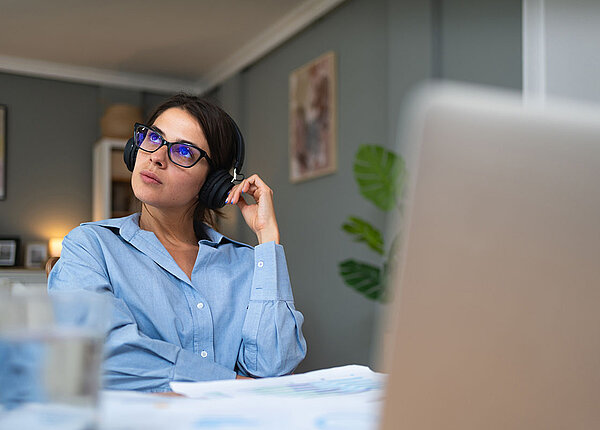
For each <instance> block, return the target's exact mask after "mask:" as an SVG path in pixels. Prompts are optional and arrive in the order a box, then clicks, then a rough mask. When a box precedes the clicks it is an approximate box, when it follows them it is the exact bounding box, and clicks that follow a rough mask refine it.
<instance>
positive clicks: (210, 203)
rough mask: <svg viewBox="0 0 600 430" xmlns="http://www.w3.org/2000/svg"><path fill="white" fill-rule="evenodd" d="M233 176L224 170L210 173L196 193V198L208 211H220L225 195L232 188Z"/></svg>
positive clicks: (223, 204)
mask: <svg viewBox="0 0 600 430" xmlns="http://www.w3.org/2000/svg"><path fill="white" fill-rule="evenodd" d="M232 180H233V176H231V175H230V174H229V172H228V171H226V170H216V171H214V172H212V173H210V174H209V175H208V176H207V178H206V181H204V185H203V186H202V188H201V189H200V192H199V193H198V198H199V199H200V201H201V202H202V204H204V206H205V207H206V208H208V209H220V208H222V207H223V206H225V199H226V198H227V193H228V192H229V190H231V189H232V188H233V182H231V181H232Z"/></svg>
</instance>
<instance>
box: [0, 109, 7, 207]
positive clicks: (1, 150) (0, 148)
mask: <svg viewBox="0 0 600 430" xmlns="http://www.w3.org/2000/svg"><path fill="white" fill-rule="evenodd" d="M4 199H6V106H4V105H0V200H4Z"/></svg>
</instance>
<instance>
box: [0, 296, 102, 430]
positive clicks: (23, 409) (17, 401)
mask: <svg viewBox="0 0 600 430" xmlns="http://www.w3.org/2000/svg"><path fill="white" fill-rule="evenodd" d="M107 305H108V303H107V302H106V301H105V300H104V299H103V297H101V296H99V295H97V294H92V293H60V294H54V295H52V296H47V295H30V296H21V297H14V296H13V297H10V296H0V430H8V429H22V430H25V429H27V430H29V429H31V430H37V429H40V430H45V429H61V430H62V429H64V430H91V429H95V428H97V426H98V416H97V414H98V394H99V389H100V381H101V379H100V378H101V375H100V368H101V363H102V348H103V344H104V336H105V330H106V321H107V318H108V313H107V312H108V309H107Z"/></svg>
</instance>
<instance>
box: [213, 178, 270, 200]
mask: <svg viewBox="0 0 600 430" xmlns="http://www.w3.org/2000/svg"><path fill="white" fill-rule="evenodd" d="M243 193H245V194H249V195H251V196H252V197H253V198H254V200H256V201H258V200H259V199H260V196H261V195H264V194H268V195H271V196H272V195H273V191H272V190H271V189H270V188H269V187H268V186H267V184H265V183H264V182H263V180H262V179H260V177H259V176H258V175H256V174H254V175H252V176H250V177H248V178H246V179H244V180H243V181H242V182H240V183H239V184H237V185H235V186H234V187H233V188H232V189H231V191H229V195H228V196H227V198H226V199H225V203H226V204H238V202H240V200H243V199H242V198H241V195H242V194H243ZM244 203H245V202H244Z"/></svg>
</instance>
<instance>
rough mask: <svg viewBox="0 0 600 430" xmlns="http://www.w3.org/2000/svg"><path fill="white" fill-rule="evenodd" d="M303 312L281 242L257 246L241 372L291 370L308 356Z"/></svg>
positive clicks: (262, 374) (259, 373) (267, 373)
mask: <svg viewBox="0 0 600 430" xmlns="http://www.w3.org/2000/svg"><path fill="white" fill-rule="evenodd" d="M303 322H304V317H303V315H302V314H301V313H300V312H299V311H297V310H296V308H295V307H294V298H293V295H292V287H291V285H290V278H289V275H288V269H287V263H286V260H285V254H284V251H283V247H282V246H281V245H277V244H275V242H268V243H264V244H260V245H258V246H257V247H256V248H255V250H254V276H253V279H252V289H251V292H250V302H249V304H248V310H247V312H246V319H245V320H244V326H243V329H242V345H241V348H240V353H239V356H238V368H239V369H240V370H241V372H240V373H244V374H246V375H249V376H254V377H268V376H280V375H286V374H289V373H291V372H292V371H293V370H294V369H295V368H296V367H297V366H298V364H300V362H301V361H302V360H303V359H304V357H305V356H306V341H305V340H304V336H303V334H302V323H303Z"/></svg>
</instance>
